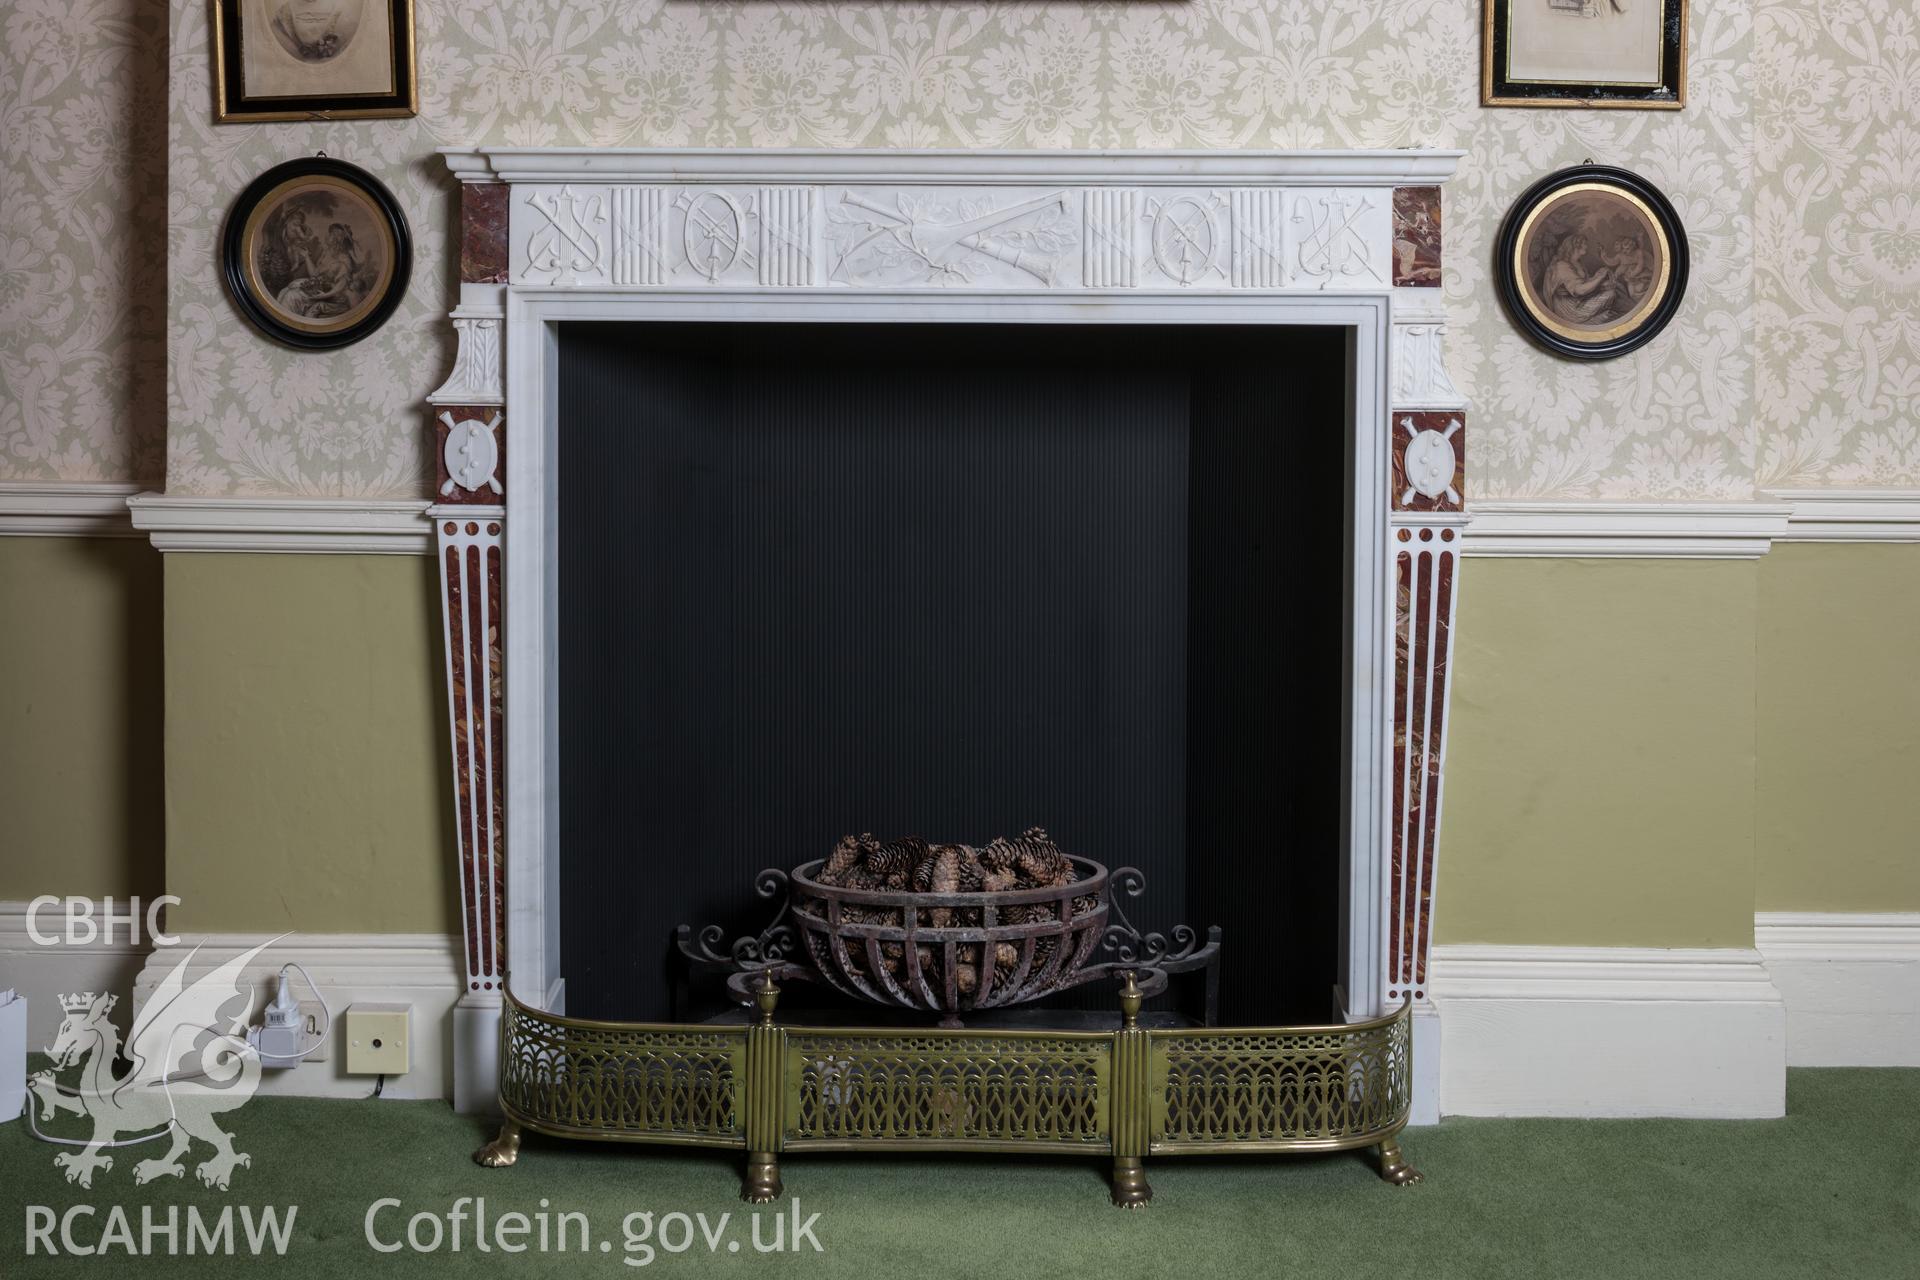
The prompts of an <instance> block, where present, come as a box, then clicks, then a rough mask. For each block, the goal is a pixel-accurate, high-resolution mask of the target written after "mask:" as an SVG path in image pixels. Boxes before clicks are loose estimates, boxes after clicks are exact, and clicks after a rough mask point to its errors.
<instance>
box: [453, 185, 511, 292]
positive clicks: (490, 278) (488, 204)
mask: <svg viewBox="0 0 1920 1280" xmlns="http://www.w3.org/2000/svg"><path fill="white" fill-rule="evenodd" d="M508 190H509V188H508V187H507V184H506V183H504V182H467V183H462V184H461V187H460V281H461V283H463V284H505V283H506V282H507V192H508Z"/></svg>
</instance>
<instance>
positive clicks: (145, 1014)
mask: <svg viewBox="0 0 1920 1280" xmlns="http://www.w3.org/2000/svg"><path fill="white" fill-rule="evenodd" d="M274 941H278V939H273V940H271V941H268V942H263V943H261V944H260V945H259V946H257V947H255V948H253V949H252V950H251V951H247V952H245V953H243V954H241V955H238V956H235V957H234V958H233V959H231V960H228V961H227V962H226V963H224V964H222V965H220V966H219V967H218V968H216V969H214V970H213V971H212V972H210V973H208V974H206V975H205V976H204V977H201V978H199V979H197V980H196V981H194V982H193V983H192V984H188V982H187V977H186V975H187V966H188V965H189V964H191V963H192V962H193V958H194V956H195V955H198V954H199V951H200V948H199V947H195V948H194V949H193V950H192V951H190V952H188V953H187V955H186V957H185V958H184V959H182V960H181V961H180V963H179V964H177V965H175V966H174V967H173V969H172V971H171V972H169V973H168V974H167V976H166V977H165V978H163V979H162V980H161V982H160V985H159V987H158V988H156V989H155V990H154V993H153V996H152V998H151V999H150V1000H148V1001H147V1004H146V1006H145V1008H143V1009H142V1010H141V1011H140V1014H139V1016H138V1018H136V1019H135V1021H134V1026H133V1033H132V1035H130V1036H129V1037H128V1039H127V1041H126V1045H125V1051H124V1053H123V1052H122V1045H121V1041H120V1030H119V1028H118V1027H116V1026H114V1025H113V1023H112V1021H111V1020H110V1019H109V1017H108V1015H110V1014H111V1013H112V1012H113V1010H114V1006H115V1005H117V1004H118V1003H119V1001H120V997H118V996H113V995H95V994H93V993H92V992H87V993H86V994H84V995H69V996H62V997H61V998H60V1007H61V1008H62V1009H63V1010H65V1012H66V1015H67V1016H66V1020H65V1021H64V1022H62V1023H61V1025H60V1033H59V1035H57V1036H56V1037H54V1042H53V1044H52V1045H51V1046H49V1047H48V1049H47V1052H48V1053H49V1054H50V1055H51V1056H52V1058H53V1070H51V1071H42V1072H40V1073H39V1074H37V1075H35V1076H34V1077H32V1078H31V1079H30V1080H29V1081H28V1086H29V1088H30V1089H31V1090H32V1092H33V1094H34V1096H35V1097H36V1098H37V1099H39V1102H40V1118H41V1119H42V1120H51V1119H52V1118H53V1116H54V1113H55V1112H59V1111H67V1112H71V1113H73V1114H74V1115H78V1116H85V1117H88V1118H90V1119H91V1120H92V1121H93V1136H92V1138H90V1139H88V1140H87V1141H86V1142H85V1143H84V1144H76V1145H83V1149H82V1150H79V1151H72V1152H65V1153H62V1154H60V1155H57V1156H55V1157H54V1158H53V1162H54V1164H55V1165H56V1166H57V1167H59V1168H60V1169H63V1170H65V1172H66V1175H67V1181H68V1182H77V1183H79V1184H80V1185H81V1186H83V1187H91V1186H92V1185H93V1175H94V1174H95V1173H96V1172H98V1171H100V1170H105V1169H111V1168H113V1157H112V1156H111V1155H109V1154H107V1151H106V1148H108V1147H111V1146H124V1145H126V1140H119V1139H120V1135H122V1134H126V1135H129V1138H130V1139H131V1140H133V1141H138V1140H139V1139H140V1138H141V1137H142V1136H143V1135H151V1136H152V1137H153V1138H154V1140H155V1141H156V1142H157V1141H159V1139H160V1134H161V1132H162V1131H165V1130H171V1140H172V1145H171V1146H170V1147H169V1148H168V1149H167V1152H166V1154H165V1155H161V1156H156V1157H154V1158H153V1159H150V1160H142V1161H139V1162H138V1163H137V1164H135V1165H134V1166H133V1180H134V1182H135V1183H147V1182H152V1181H153V1180H154V1179H155V1178H178V1177H181V1176H183V1175H184V1174H185V1173H186V1168H185V1166H184V1164H183V1163H182V1160H181V1158H182V1157H183V1156H185V1155H186V1154H187V1153H188V1151H189V1149H190V1148H191V1147H192V1145H193V1142H194V1140H195V1139H198V1140H200V1141H201V1142H204V1143H207V1144H208V1145H210V1146H211V1147H212V1148H213V1154H212V1155H211V1156H210V1157H208V1158H207V1159H206V1160H205V1161H203V1162H202V1163H201V1164H200V1165H199V1166H198V1167H197V1168H196V1169H195V1170H194V1173H195V1174H196V1175H197V1176H198V1177H199V1179H200V1181H201V1182H203V1183H205V1184H206V1185H207V1186H209V1187H217V1188H219V1189H220V1190H222V1191H224V1190H226V1189H227V1184H228V1183H229V1182H230V1181H231V1179H232V1178H233V1171H234V1169H236V1168H237V1167H239V1166H241V1165H251V1164H252V1163H253V1159H252V1157H250V1156H248V1155H247V1154H246V1153H245V1152H243V1151H235V1150H234V1149H233V1135H232V1134H230V1133H228V1132H226V1131H225V1130H224V1129H222V1128H221V1127H220V1126H219V1125H218V1124H216V1123H215V1122H214V1117H216V1116H218V1115H220V1114H221V1113H222V1112H225V1111H233V1110H236V1109H238V1108H240V1107H242V1106H245V1105H246V1103H247V1102H248V1100H249V1099H251V1098H252V1097H253V1093H254V1090H255V1089H257V1088H259V1086H260V1055H259V1054H258V1053H257V1052H256V1051H255V1050H254V1048H253V1046H252V1045H250V1044H248V1043H247V1040H246V1033H245V1030H244V1028H245V1025H246V1023H245V1019H246V1016H247V1009H248V1004H249V1003H250V997H251V987H250V985H248V984H244V983H242V981H241V974H242V973H243V972H244V970H245V969H246V967H247V965H248V964H249V963H250V962H251V961H252V960H253V958H254V957H255V956H257V955H259V954H260V953H261V952H262V951H264V950H266V949H267V948H268V947H269V946H272V945H273V942H274ZM229 1005H233V1006H235V1007H237V1009H238V1012H237V1013H236V1014H234V1016H232V1017H231V1018H225V1019H223V1018H222V1017H221V1010H222V1009H225V1008H226V1007H228V1006H229ZM83 1063H84V1066H82V1064H83ZM116 1065H117V1066H119V1067H120V1068H121V1069H120V1070H116V1069H115V1068H116ZM74 1067H80V1068H81V1071H80V1082H79V1087H78V1088H77V1089H76V1088H69V1087H68V1086H66V1085H63V1084H60V1083H59V1082H58V1079H57V1077H58V1074H59V1073H61V1072H64V1071H67V1070H69V1069H70V1068H74ZM117 1140H118V1141H117Z"/></svg>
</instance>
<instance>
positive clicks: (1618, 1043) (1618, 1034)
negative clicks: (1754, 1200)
mask: <svg viewBox="0 0 1920 1280" xmlns="http://www.w3.org/2000/svg"><path fill="white" fill-rule="evenodd" d="M1431 974H1432V981H1431V983H1430V984H1429V986H1428V990H1429V992H1430V993H1431V995H1432V998H1433V1000H1434V1003H1435V1004H1436V1005H1437V1006H1438V1007H1439V1010H1440V1034H1441V1048H1440V1109H1441V1111H1442V1112H1443V1113H1444V1114H1447V1115H1477V1116H1592V1117H1605V1116H1695V1117H1719V1118H1735V1117H1747V1118H1753V1117H1769V1116H1779V1115H1784V1114H1785V1111H1786V1065H1787V1056H1786V1023H1787V1009H1786V1005H1785V1002H1784V1001H1783V1000H1782V998H1781V993H1780V991H1779V990H1778V989H1777V988H1776V987H1775V986H1774V984H1773V982H1772V981H1771V980H1770V979H1769V977H1768V974H1767V970H1766V967H1765V966H1764V965H1763V964H1762V962H1761V957H1760V953H1759V952H1757V951H1744V950H1705V949H1702V950H1665V949H1656V948H1634V947H1495V946H1472V945H1468V946H1437V947H1435V948H1434V949H1433V960H1432V970H1431Z"/></svg>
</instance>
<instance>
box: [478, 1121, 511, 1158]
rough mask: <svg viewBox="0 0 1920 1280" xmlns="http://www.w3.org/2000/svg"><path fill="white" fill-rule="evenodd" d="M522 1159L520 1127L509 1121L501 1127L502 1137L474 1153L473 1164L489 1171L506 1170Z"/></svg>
mask: <svg viewBox="0 0 1920 1280" xmlns="http://www.w3.org/2000/svg"><path fill="white" fill-rule="evenodd" d="M519 1158H520V1126H519V1125H517V1124H515V1123H514V1122H513V1121H511V1120H508V1121H506V1122H504V1123H502V1124H501V1126H500V1136H499V1137H497V1138H495V1139H494V1140H493V1141H492V1142H489V1143H488V1144H487V1145H486V1146H484V1147H482V1148H480V1149H479V1150H478V1151H476V1152H474V1153H473V1162H474V1163H475V1164H477V1165H484V1166H485V1167H487V1168H489V1169H504V1168H506V1167H507V1166H508V1165H510V1164H512V1163H513V1162H514V1161H515V1160H518V1159H519Z"/></svg>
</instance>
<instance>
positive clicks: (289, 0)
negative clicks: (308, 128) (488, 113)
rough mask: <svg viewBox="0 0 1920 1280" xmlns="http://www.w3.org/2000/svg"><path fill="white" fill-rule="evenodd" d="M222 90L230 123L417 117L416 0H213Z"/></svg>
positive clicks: (218, 114)
mask: <svg viewBox="0 0 1920 1280" xmlns="http://www.w3.org/2000/svg"><path fill="white" fill-rule="evenodd" d="M213 92H214V119H215V120H216V121H218V122H219V123H221V124H241V123H246V122H249V121H267V120H365V119H373V118H376V117H381V116H411V115H415V114H418V112H419V109H420V95H419V86H418V83H417V80H416V77H415V68H414V48H413V0H213Z"/></svg>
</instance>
